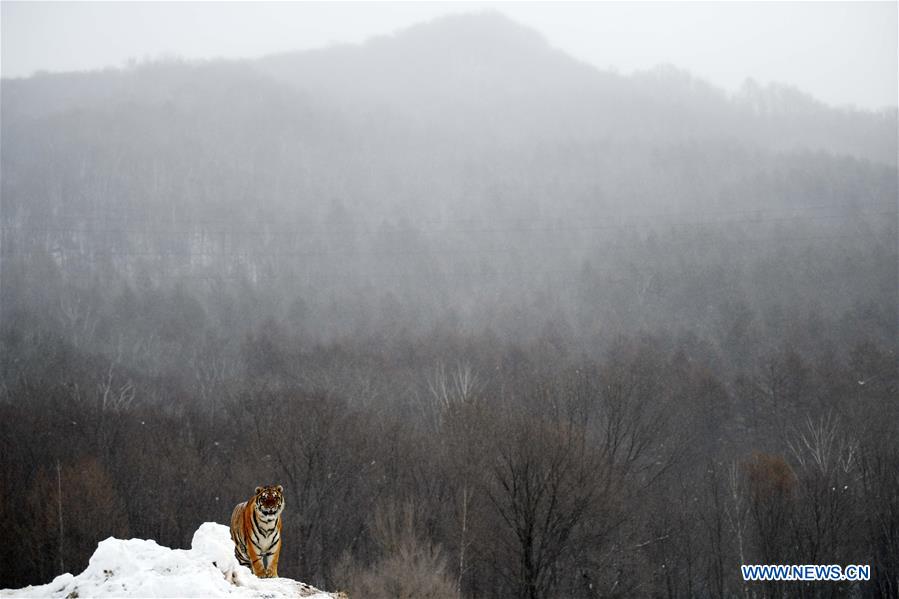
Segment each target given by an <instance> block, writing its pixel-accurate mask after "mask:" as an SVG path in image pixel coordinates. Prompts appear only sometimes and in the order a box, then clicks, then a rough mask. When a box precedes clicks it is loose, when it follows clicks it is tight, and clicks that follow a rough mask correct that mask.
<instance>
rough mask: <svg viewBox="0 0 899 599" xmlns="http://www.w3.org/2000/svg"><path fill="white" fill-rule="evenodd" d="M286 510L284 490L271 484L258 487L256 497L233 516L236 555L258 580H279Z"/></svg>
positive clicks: (232, 528) (233, 539)
mask: <svg viewBox="0 0 899 599" xmlns="http://www.w3.org/2000/svg"><path fill="white" fill-rule="evenodd" d="M283 510H284V488H283V487H282V486H281V485H269V486H266V487H256V493H255V495H253V497H252V498H251V499H250V500H249V501H244V502H242V503H238V504H237V505H236V506H234V511H233V512H232V513H231V540H232V541H234V555H235V557H237V561H238V562H239V563H240V564H241V565H242V566H247V567H248V568H250V569H251V570H252V571H253V574H255V575H256V576H258V577H259V578H277V577H278V558H279V557H280V555H281V512H282V511H283Z"/></svg>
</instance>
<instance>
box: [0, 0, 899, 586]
mask: <svg viewBox="0 0 899 599" xmlns="http://www.w3.org/2000/svg"><path fill="white" fill-rule="evenodd" d="M459 39H464V40H465V44H464V45H462V46H458V45H454V43H453V41H454V40H459ZM896 132H897V112H896V110H895V109H885V110H883V111H881V112H873V111H864V110H857V109H850V108H835V107H831V106H828V105H826V104H823V103H821V102H819V101H817V100H815V99H814V98H812V97H810V96H808V95H806V94H804V93H802V92H801V91H799V90H797V89H794V88H789V87H784V86H762V85H759V84H756V83H754V82H752V81H748V82H747V84H746V85H745V86H744V88H743V89H742V90H741V91H740V92H739V93H736V94H729V93H726V92H724V91H722V90H719V89H717V88H715V87H714V86H712V85H711V84H708V83H705V82H703V81H701V80H699V79H696V78H694V77H693V76H691V75H690V74H689V73H687V72H684V71H680V70H678V69H676V68H674V67H669V66H664V67H659V68H657V69H654V70H652V71H648V72H642V73H636V74H633V75H627V76H625V75H620V74H617V73H614V72H611V71H602V70H598V69H596V68H594V67H592V66H589V65H586V64H584V63H581V62H578V61H576V60H574V59H572V58H570V57H568V56H567V55H565V54H563V53H562V52H560V51H559V50H556V49H554V48H552V47H551V46H550V45H549V44H548V43H547V42H546V41H545V40H543V39H542V38H541V37H540V36H539V35H538V34H536V33H535V32H533V31H531V30H529V29H526V28H524V27H521V26H519V25H517V24H515V23H513V22H511V21H509V20H507V19H505V18H504V17H501V16H498V15H493V14H485V15H473V16H472V15H470V16H461V17H448V18H445V19H442V20H439V21H435V22H432V23H427V24H424V25H420V26H417V27H413V28H411V29H408V30H406V31H403V32H400V33H397V34H396V35H394V36H385V37H382V38H375V39H373V40H371V41H369V42H367V43H365V44H362V45H346V46H334V47H330V48H325V49H322V50H316V51H305V52H298V53H288V54H283V55H276V56H269V57H265V58H262V59H255V60H249V59H248V60H243V61H224V60H216V61H206V62H190V61H181V60H174V59H173V60H164V61H150V62H146V63H136V64H133V65H129V66H126V67H123V68H120V69H108V70H104V71H94V72H84V73H66V74H39V75H36V76H34V77H30V78H23V79H4V80H3V81H2V119H0V133H2V149H3V151H2V179H0V186H2V211H0V221H2V223H0V224H2V238H0V253H2V262H0V268H2V270H0V443H2V445H0V519H2V521H4V522H6V523H7V524H6V532H5V537H6V538H8V539H14V540H15V542H7V543H3V544H0V564H2V568H0V588H10V587H22V586H25V585H29V584H38V583H45V582H48V581H49V580H51V579H52V578H53V577H54V576H56V575H58V574H60V573H62V572H75V571H80V570H82V569H83V568H84V567H85V566H86V565H87V560H88V558H89V557H90V556H91V554H92V552H93V550H94V548H95V547H96V545H97V543H98V542H99V541H100V540H102V539H105V538H107V537H109V536H116V537H119V538H129V537H140V538H148V539H154V540H156V541H157V542H159V543H160V544H163V545H167V546H171V547H186V546H188V545H189V542H190V539H191V536H192V534H193V532H194V531H195V530H196V529H197V527H198V526H199V525H200V524H201V523H203V522H207V521H214V522H220V523H227V522H228V518H229V517H230V513H231V510H232V509H233V507H234V505H235V504H236V503H238V502H241V501H245V500H246V499H247V498H248V497H249V496H250V494H251V493H252V490H253V489H254V487H256V486H257V485H263V484H281V485H283V486H284V490H285V497H286V508H285V511H284V516H283V518H284V525H283V526H284V529H283V537H284V546H283V552H282V555H281V562H280V566H279V571H280V573H281V575H282V576H288V577H291V578H295V579H298V580H303V581H306V582H308V583H310V584H314V585H316V586H319V587H321V588H328V589H333V590H344V591H346V592H347V593H348V594H349V596H350V597H353V598H356V597H370V598H379V597H404V598H406V597H407V598H412V597H435V598H442V597H447V598H449V597H459V598H463V597H464V598H502V597H522V598H528V599H537V598H544V597H567V598H572V599H575V598H578V599H580V598H583V599H589V598H595V597H634V596H645V597H670V598H674V597H734V596H743V597H772V598H773V597H843V596H845V597H896V596H899V402H897V397H899V371H897V370H899V369H897V363H899V362H897V353H896V352H897V342H899V336H897V331H899V321H897V318H899V297H897V295H899V256H897V251H899V248H897V238H899V237H897V197H899V188H897V133H896ZM790 563H793V564H841V565H845V564H869V565H870V566H871V570H872V577H871V580H870V581H868V582H843V583H808V582H805V583H799V582H794V583H783V582H779V583H762V582H757V583H745V582H743V579H742V577H741V575H740V565H741V564H790Z"/></svg>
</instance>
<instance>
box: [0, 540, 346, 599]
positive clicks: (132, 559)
mask: <svg viewBox="0 0 899 599" xmlns="http://www.w3.org/2000/svg"><path fill="white" fill-rule="evenodd" d="M0 596H2V597H3V598H4V599H6V598H7V597H9V598H12V597H67V598H71V599H75V598H76V597H80V598H85V597H257V598H262V597H264V598H266V599H282V598H288V597H289V598H291V599H295V598H298V597H306V598H309V599H336V598H337V597H338V595H332V594H330V593H325V592H323V591H320V590H318V589H316V588H313V587H311V586H309V585H307V584H304V583H302V582H297V581H295V580H291V579H289V578H256V577H255V576H254V575H253V574H252V573H251V572H250V570H249V569H248V568H246V567H244V566H241V565H240V564H238V563H237V559H236V558H235V557H234V545H233V543H232V542H231V536H230V533H229V531H228V527H227V526H223V525H221V524H216V523H214V522H206V523H205V524H203V525H202V526H200V528H199V529H198V530H197V532H195V533H194V538H193V540H192V541H191V548H190V549H169V548H168V547H162V546H160V545H158V544H157V543H156V541H148V540H143V539H127V540H122V539H115V538H112V537H110V538H108V539H106V540H105V541H101V542H100V544H99V545H98V546H97V550H96V551H95V552H94V555H93V556H91V559H90V563H89V564H88V566H87V569H86V570H85V571H84V572H82V573H81V574H79V575H77V576H73V575H72V574H68V573H66V574H61V575H60V576H57V577H56V578H54V579H53V582H51V583H49V584H44V585H39V586H31V587H25V588H24V589H3V590H2V591H0Z"/></svg>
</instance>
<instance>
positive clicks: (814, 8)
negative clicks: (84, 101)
mask: <svg viewBox="0 0 899 599" xmlns="http://www.w3.org/2000/svg"><path fill="white" fill-rule="evenodd" d="M485 9H491V10H496V11H499V12H502V13H505V14H506V15H508V16H509V17H511V18H513V19H515V20H517V21H519V22H521V23H524V24H526V25H529V26H531V27H533V28H535V29H537V30H539V31H540V32H542V33H543V34H544V36H545V37H546V38H547V39H548V40H549V41H550V43H551V44H552V45H554V46H556V47H559V48H561V49H563V50H565V51H567V52H568V53H570V54H572V55H573V56H576V57H578V58H580V59H582V60H585V61H587V62H590V63H593V64H595V65H596V66H598V67H602V68H609V67H612V68H615V69H617V70H618V71H619V72H621V73H629V72H632V71H633V70H635V69H646V68H650V67H652V66H654V65H657V64H659V63H670V64H673V65H676V66H678V67H681V68H685V69H687V70H689V71H691V72H693V73H694V74H696V75H698V76H700V77H702V78H704V79H707V80H709V81H711V82H712V83H715V84H717V85H719V86H721V87H724V88H726V89H729V90H734V89H736V88H738V87H739V86H740V85H741V84H742V83H743V81H744V80H745V79H746V78H747V77H752V78H754V79H756V80H757V81H760V82H762V83H767V82H772V81H776V82H782V83H789V84H792V85H795V86H797V87H799V88H801V89H803V90H805V91H807V92H809V93H811V94H812V95H814V96H816V97H817V98H819V99H821V100H823V101H825V102H828V103H830V104H855V105H857V106H861V107H867V108H879V107H882V106H887V105H890V106H895V105H896V104H897V72H899V59H897V55H899V49H897V2H895V1H892V2H877V3H863V2H846V3H842V2H827V3H817V2H783V3H781V2H776V3H775V2H747V3H736V2H721V3H709V2H702V3H698V2H629V3H618V2H602V3H593V2H591V3H587V2H571V3H567V2H566V3H561V2H554V3H542V2H535V3H519V2H501V3H491V2H453V3H445V2H431V3H412V2H398V3H397V2H395V3H376V2H364V3H356V2H328V3H317V2H303V3H287V2H264V3H263V2H252V3H250V2H229V3H222V2H190V3H155V2H115V3H106V2H103V3H68V2H59V3H58V2H10V1H6V0H4V1H3V2H2V3H0V12H2V15H0V16H2V74H3V76H4V77H20V76H28V75H30V74H32V73H33V72H34V71H37V70H47V71H70V70H81V69H94V68H101V67H105V66H110V65H112V66H121V65H122V64H123V63H124V62H125V61H127V60H128V59H129V58H136V59H143V58H147V57H149V58H154V57H159V56H161V55H178V56H183V57H186V58H212V57H234V58H237V57H255V56H261V55H264V54H268V53H272V52H279V51H285V50H295V49H304V48H316V47H321V46H326V45H329V44H331V43H335V42H361V41H364V40H365V39H367V38H369V37H371V36H373V35H382V34H389V33H392V32H393V31H396V30H397V29H400V28H403V27H406V26H409V25H412V24H414V23H417V22H420V21H425V20H429V19H433V18H436V17H439V16H441V15H444V14H448V13H458V12H472V11H479V10H485Z"/></svg>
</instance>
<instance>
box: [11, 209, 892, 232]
mask: <svg viewBox="0 0 899 599" xmlns="http://www.w3.org/2000/svg"><path fill="white" fill-rule="evenodd" d="M752 213H753V212H747V211H744V212H740V213H733V214H752ZM897 214H899V213H897V211H896V209H895V208H893V209H892V210H886V211H878V212H855V213H852V214H819V215H804V214H802V215H793V216H761V215H759V216H754V217H752V218H739V219H718V220H709V219H708V218H703V219H701V220H696V221H680V222H677V221H673V222H672V221H668V222H664V223H663V225H664V226H666V227H672V228H677V227H707V226H720V225H729V224H736V225H747V224H764V223H775V222H791V221H817V220H854V219H858V218H862V217H880V216H890V217H893V218H896V217H897ZM540 220H543V221H544V222H548V220H549V219H537V220H535V221H532V222H540ZM642 220H662V217H660V216H656V217H644V218H643V219H642ZM611 221H615V222H611ZM569 222H572V223H573V222H574V221H569ZM594 222H605V223H606V224H602V225H599V224H582V223H583V221H580V223H581V224H564V225H563V224H560V223H558V222H557V223H556V224H553V225H548V226H541V227H507V228H494V227H487V228H468V229H421V228H412V229H405V228H403V229H383V228H380V229H354V230H347V229H335V228H330V229H329V228H324V227H316V228H294V229H281V230H258V231H253V230H246V229H236V228H235V229H230V230H220V231H210V230H205V229H200V230H194V229H148V228H140V229H119V228H111V229H96V228H93V229H88V228H78V227H35V226H28V225H2V227H0V228H2V229H3V231H7V232H9V231H20V232H30V233H68V234H73V233H77V234H106V235H186V236H216V235H221V236H245V237H251V236H254V237H275V236H289V237H293V236H299V235H304V234H305V235H309V234H319V235H325V236H327V235H338V234H347V233H352V234H354V235H358V236H364V235H380V234H383V233H387V234H396V233H408V232H417V233H459V234H472V233H555V232H575V231H601V230H612V229H627V228H628V227H633V226H635V225H636V223H628V222H626V217H609V218H607V219H604V220H602V219H598V220H595V221H594ZM283 224H284V223H283V222H282V223H281V226H282V227H283Z"/></svg>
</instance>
